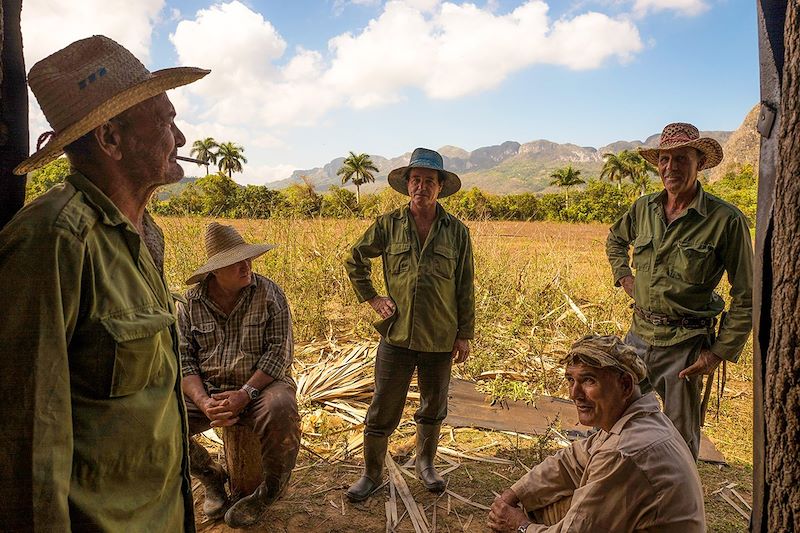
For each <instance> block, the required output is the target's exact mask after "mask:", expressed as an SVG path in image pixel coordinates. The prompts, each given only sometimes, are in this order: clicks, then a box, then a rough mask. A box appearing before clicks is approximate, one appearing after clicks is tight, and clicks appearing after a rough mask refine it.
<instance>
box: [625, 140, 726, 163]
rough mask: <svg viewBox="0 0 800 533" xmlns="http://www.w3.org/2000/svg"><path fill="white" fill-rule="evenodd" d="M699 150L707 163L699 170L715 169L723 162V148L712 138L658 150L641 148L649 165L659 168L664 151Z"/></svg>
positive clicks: (676, 144)
mask: <svg viewBox="0 0 800 533" xmlns="http://www.w3.org/2000/svg"><path fill="white" fill-rule="evenodd" d="M683 147H691V148H697V149H698V150H700V151H701V152H702V153H703V154H705V156H706V161H705V163H704V164H703V165H701V166H700V167H698V169H697V170H705V169H707V168H713V167H715V166H717V165H719V164H720V163H721V162H722V146H720V144H719V143H718V142H717V141H715V140H714V139H712V138H710V137H700V138H699V139H693V140H691V141H686V142H680V143H675V144H669V145H665V146H659V147H658V148H639V155H641V156H642V157H643V158H644V159H645V160H646V161H647V162H648V163H650V164H651V165H653V166H654V167H656V168H658V157H659V152H661V151H662V150H675V149H676V148H683Z"/></svg>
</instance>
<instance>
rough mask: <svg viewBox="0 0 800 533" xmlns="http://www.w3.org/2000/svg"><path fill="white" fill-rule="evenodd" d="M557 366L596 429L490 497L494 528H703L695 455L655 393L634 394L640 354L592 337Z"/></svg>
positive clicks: (683, 532)
mask: <svg viewBox="0 0 800 533" xmlns="http://www.w3.org/2000/svg"><path fill="white" fill-rule="evenodd" d="M562 363H563V364H564V365H565V375H566V380H567V384H568V386H569V396H570V398H571V399H572V401H573V402H575V407H576V408H577V410H578V420H580V423H581V424H583V425H585V426H593V427H597V428H600V431H598V432H597V433H595V434H593V435H592V436H590V437H589V438H587V439H582V440H578V441H575V442H573V443H572V445H571V446H569V447H568V448H564V449H563V450H561V451H559V452H558V453H556V454H555V455H553V456H551V457H548V458H546V459H545V460H544V461H542V462H541V463H540V464H538V465H537V466H535V467H534V468H533V469H532V470H531V471H530V472H528V473H527V474H526V475H525V476H524V477H523V478H522V479H520V480H519V481H517V482H516V483H514V485H513V486H512V487H511V488H510V489H507V490H506V491H505V492H503V494H501V495H500V496H498V497H497V498H495V500H494V503H493V504H492V508H491V511H490V512H489V527H490V528H491V529H492V531H495V532H498V533H545V532H547V533H556V532H561V531H573V532H576V533H577V532H582V533H596V532H599V531H620V532H621V531H651V532H656V531H658V532H660V533H673V532H674V533H679V532H680V533H702V532H704V531H705V530H706V524H705V511H704V507H703V489H702V487H701V486H700V477H699V476H698V473H697V467H696V466H695V462H694V458H693V457H692V454H691V452H690V450H689V447H688V446H687V444H686V442H685V441H684V440H683V437H682V436H681V434H680V433H678V431H677V430H676V429H675V426H673V425H672V422H671V421H670V420H669V418H667V416H666V415H665V414H663V413H662V412H661V409H660V408H659V406H658V400H657V399H656V396H655V394H654V393H653V392H650V393H647V394H645V395H642V394H641V392H640V391H639V382H640V381H641V380H642V379H644V376H645V374H646V372H647V370H646V368H645V365H644V362H642V360H641V359H639V357H638V356H637V355H636V351H635V350H634V349H633V348H631V347H629V346H627V345H625V344H623V343H622V341H621V340H620V339H619V338H618V337H616V336H614V335H609V336H606V337H600V336H597V335H588V336H586V337H584V338H582V339H581V340H579V341H578V342H576V343H575V344H573V345H572V349H571V350H570V352H569V353H568V354H567V355H566V357H565V358H564V359H563V360H562ZM519 504H522V506H523V507H524V508H525V511H523V510H522V509H520V508H519V507H518V505H519ZM526 511H527V512H526Z"/></svg>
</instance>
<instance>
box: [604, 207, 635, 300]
mask: <svg viewBox="0 0 800 533" xmlns="http://www.w3.org/2000/svg"><path fill="white" fill-rule="evenodd" d="M635 207H636V204H634V205H633V206H631V208H630V209H629V210H628V212H627V213H625V214H624V215H622V217H620V219H619V220H617V221H616V222H615V223H614V225H613V226H611V229H610V230H609V232H608V238H607V239H606V256H607V257H608V262H609V263H610V264H611V274H612V276H613V278H614V285H615V286H617V287H619V285H620V284H619V280H621V279H622V278H624V277H625V276H632V275H633V271H632V270H631V266H630V262H629V259H628V249H629V247H630V243H631V242H632V241H633V240H634V239H635V238H636V233H635V228H636V220H635V216H634V208H635Z"/></svg>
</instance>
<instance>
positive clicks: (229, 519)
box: [178, 222, 300, 528]
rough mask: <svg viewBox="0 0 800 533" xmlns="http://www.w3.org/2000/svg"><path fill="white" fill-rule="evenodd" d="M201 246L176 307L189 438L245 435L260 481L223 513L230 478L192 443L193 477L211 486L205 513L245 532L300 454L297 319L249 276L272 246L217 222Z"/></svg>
mask: <svg viewBox="0 0 800 533" xmlns="http://www.w3.org/2000/svg"><path fill="white" fill-rule="evenodd" d="M205 246H206V255H207V257H208V260H207V261H206V263H205V264H204V265H203V266H202V267H200V268H198V269H197V270H196V271H195V272H194V274H192V276H191V277H190V278H189V279H188V280H187V281H186V284H187V285H191V284H193V283H197V285H196V286H194V287H192V288H191V289H189V290H188V291H187V292H186V302H185V303H179V304H178V320H179V323H180V333H181V343H180V349H181V362H182V366H183V375H184V378H183V382H182V387H183V393H184V398H185V400H186V412H187V416H188V418H189V431H190V433H191V434H192V435H196V434H197V433H200V432H203V431H205V430H207V429H208V428H209V427H225V426H232V425H234V424H237V423H238V424H241V425H243V426H245V427H247V428H249V429H250V430H251V431H252V432H253V433H254V434H255V436H256V437H257V438H258V440H259V442H260V445H261V446H260V448H261V458H260V459H261V466H262V468H263V474H264V478H263V482H262V483H261V484H260V485H259V486H258V487H257V488H256V489H255V491H254V492H253V493H252V494H250V495H249V496H246V497H244V498H242V499H241V500H239V501H238V502H236V503H235V504H233V506H231V507H230V509H228V510H227V512H225V509H226V507H227V503H228V502H227V496H226V494H225V480H226V478H227V475H226V474H225V471H224V470H223V469H222V467H221V466H220V465H218V464H216V463H215V462H214V461H213V460H212V459H211V457H210V456H209V454H208V452H207V451H206V450H205V448H203V447H202V446H201V445H200V444H198V443H197V442H196V441H195V440H194V438H191V439H190V446H189V448H190V456H191V465H190V470H191V473H192V474H193V475H194V476H195V477H197V478H198V479H200V481H201V482H202V483H203V485H204V486H205V491H206V497H205V502H204V504H203V511H204V512H205V513H206V515H207V516H208V517H209V518H216V517H219V516H221V515H222V513H225V523H226V524H227V525H229V526H230V527H234V528H241V527H247V526H250V525H253V524H255V523H256V522H258V521H259V520H261V518H262V517H263V516H264V514H265V512H266V510H267V508H268V506H269V505H270V504H272V503H273V502H274V501H275V500H277V499H278V497H279V496H280V495H281V493H282V491H283V489H284V488H285V487H286V485H287V484H288V482H289V476H290V475H291V473H292V469H293V468H294V465H295V461H296V460H297V452H298V450H299V449H300V417H299V416H298V413H297V399H296V397H295V389H296V386H295V383H294V380H293V379H292V376H291V371H290V367H291V365H292V358H293V353H292V352H293V343H292V317H291V313H290V311H289V304H288V303H287V301H286V297H285V296H284V294H283V291H282V290H281V289H280V287H278V285H276V284H275V283H274V282H273V281H271V280H269V279H267V278H265V277H264V276H260V275H258V274H256V273H254V272H253V270H252V264H253V259H255V258H256V257H258V256H260V255H262V254H264V253H266V252H267V251H268V250H270V249H272V248H273V246H272V245H269V244H248V243H246V242H245V241H244V239H242V237H241V235H239V233H238V232H237V231H236V230H235V229H234V228H233V227H232V226H223V225H221V224H218V223H216V222H212V223H211V224H209V225H208V227H207V228H206V236H205ZM248 490H249V489H248Z"/></svg>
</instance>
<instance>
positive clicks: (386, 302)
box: [367, 296, 396, 319]
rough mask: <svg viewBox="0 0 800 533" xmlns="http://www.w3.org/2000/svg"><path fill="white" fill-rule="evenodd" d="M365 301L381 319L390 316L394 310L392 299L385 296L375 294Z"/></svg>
mask: <svg viewBox="0 0 800 533" xmlns="http://www.w3.org/2000/svg"><path fill="white" fill-rule="evenodd" d="M367 302H368V303H369V305H371V306H372V308H373V309H374V310H375V312H376V313H378V315H379V316H380V317H381V318H383V319H386V318H389V317H390V316H392V314H394V311H395V309H396V307H395V305H394V302H393V301H392V299H391V298H388V297H386V296H375V297H373V298H370V299H369V300H367Z"/></svg>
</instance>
